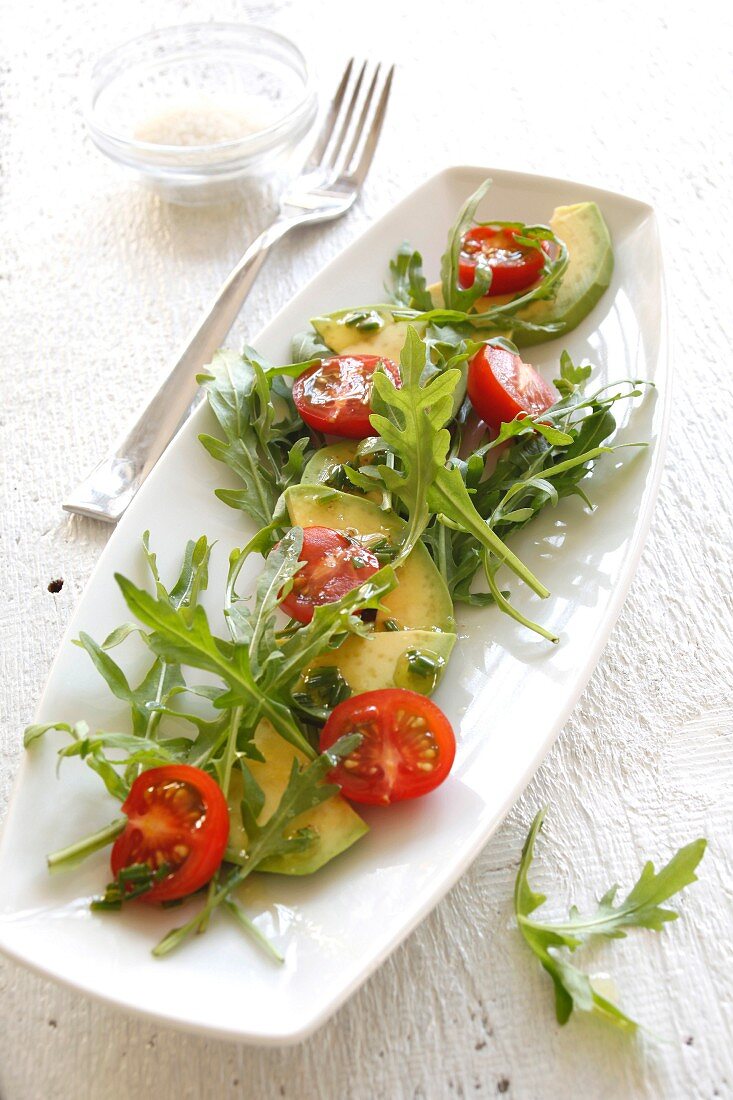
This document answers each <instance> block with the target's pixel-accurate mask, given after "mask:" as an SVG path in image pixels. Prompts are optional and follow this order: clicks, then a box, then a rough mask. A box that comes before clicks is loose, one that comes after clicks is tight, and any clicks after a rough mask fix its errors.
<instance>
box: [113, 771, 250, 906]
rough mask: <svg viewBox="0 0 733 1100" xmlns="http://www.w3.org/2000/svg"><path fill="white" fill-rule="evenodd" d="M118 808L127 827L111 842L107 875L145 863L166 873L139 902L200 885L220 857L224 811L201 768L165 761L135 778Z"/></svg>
mask: <svg viewBox="0 0 733 1100" xmlns="http://www.w3.org/2000/svg"><path fill="white" fill-rule="evenodd" d="M122 809H123V811H124V813H126V814H127V825H126V826H125V830H124V832H122V833H120V835H119V836H118V837H117V840H116V841H115V842H114V845H113V846H112V855H111V860H110V862H111V865H112V874H113V875H114V876H115V878H116V877H117V875H118V874H119V872H120V871H121V870H122V869H123V868H124V867H129V866H131V865H132V864H134V863H147V865H148V866H149V867H150V869H151V870H152V871H155V870H157V869H158V868H159V867H160V866H162V865H163V864H167V865H168V866H169V867H170V868H171V873H170V874H169V875H167V876H166V877H165V878H164V879H162V880H161V881H160V882H158V883H156V884H155V885H154V886H153V887H152V888H151V889H150V890H148V891H147V893H145V894H142V895H141V898H140V900H141V901H147V902H155V901H174V900H175V899H176V898H184V897H186V896H187V895H188V894H192V893H194V891H195V890H198V889H200V887H202V886H204V885H205V884H206V883H207V882H208V881H209V879H210V878H211V877H212V875H213V874H214V872H215V871H216V869H217V867H218V866H219V864H220V863H221V861H222V857H223V855H224V850H225V848H226V846H227V840H228V839H229V811H228V809H227V803H226V799H225V797H224V792H223V791H222V789H221V787H220V786H219V784H218V783H217V782H216V781H215V780H214V779H212V778H211V776H210V775H208V774H207V773H206V772H205V771H202V770H201V768H192V767H191V766H190V765H188V764H166V765H165V766H164V767H161V768H149V769H148V771H144V772H143V773H142V774H141V775H139V776H138V777H137V779H136V780H135V782H134V783H133V784H132V787H131V788H130V793H129V794H128V796H127V798H126V799H125V801H124V802H123V803H122Z"/></svg>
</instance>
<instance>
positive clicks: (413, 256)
mask: <svg viewBox="0 0 733 1100" xmlns="http://www.w3.org/2000/svg"><path fill="white" fill-rule="evenodd" d="M389 271H390V275H391V276H392V285H391V287H388V288H387V289H388V290H389V291H390V295H391V298H392V300H393V301H394V302H395V303H396V304H397V305H401V306H407V307H408V308H411V309H420V310H430V309H432V308H433V299H432V297H431V295H430V292H429V290H428V289H427V284H426V281H425V276H424V274H423V269H422V256H421V255H420V253H419V252H415V251H413V249H412V248H410V246H409V244H407V243H406V242H405V244H403V245H401V246H400V248H399V250H398V252H397V255H396V256H395V258H394V260H390V264H389Z"/></svg>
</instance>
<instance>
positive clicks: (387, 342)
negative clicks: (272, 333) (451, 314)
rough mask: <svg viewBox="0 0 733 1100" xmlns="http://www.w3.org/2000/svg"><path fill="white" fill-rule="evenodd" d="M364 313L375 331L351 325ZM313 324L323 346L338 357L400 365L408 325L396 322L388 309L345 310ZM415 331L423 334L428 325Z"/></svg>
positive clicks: (418, 325) (405, 322) (316, 318)
mask: <svg viewBox="0 0 733 1100" xmlns="http://www.w3.org/2000/svg"><path fill="white" fill-rule="evenodd" d="M363 313H368V317H367V320H366V323H367V324H369V323H371V324H373V325H374V328H373V329H366V330H365V329H360V328H357V327H356V325H355V324H353V323H351V322H350V320H349V319H350V318H352V317H355V316H360V315H361V314H363ZM357 323H359V322H357ZM361 323H362V324H363V323H364V322H361ZM311 324H312V326H313V328H314V329H315V330H316V332H317V333H318V335H319V336H320V337H321V339H322V340H323V342H324V344H326V346H327V347H329V348H330V349H331V351H333V352H334V353H335V354H336V355H343V354H344V352H349V353H350V354H351V355H383V356H384V357H385V358H386V359H392V360H393V362H395V363H399V361H400V352H401V351H402V348H403V347H404V344H405V339H406V337H407V324H408V322H407V321H395V319H394V317H393V315H392V311H391V309H390V307H389V306H374V307H373V308H372V309H371V310H368V311H366V310H362V311H357V310H353V309H351V310H349V309H342V310H338V311H337V312H336V313H329V314H327V315H326V316H323V317H313V318H312V319H311ZM415 327H416V328H417V329H418V330H422V329H424V328H425V324H424V323H420V322H418V324H417V325H416V326H415Z"/></svg>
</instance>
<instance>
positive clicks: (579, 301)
mask: <svg viewBox="0 0 733 1100" xmlns="http://www.w3.org/2000/svg"><path fill="white" fill-rule="evenodd" d="M550 227H551V229H552V231H553V233H555V235H556V236H557V237H559V238H560V240H562V241H564V242H565V244H566V245H567V246H568V253H569V257H570V259H569V263H568V267H567V271H566V272H565V275H564V276H563V280H562V282H561V283H560V287H559V289H558V292H557V296H556V297H555V298H554V299H553V300H550V299H548V300H547V301H542V302H533V303H532V304H531V305H529V306H525V308H524V309H522V310H520V311H519V312H518V313H517V317H520V318H521V319H522V320H523V321H531V322H532V323H533V324H536V325H546V324H550V323H552V324H559V325H560V326H561V327H560V328H559V329H558V330H557V331H556V332H555V333H553V334H552V335H551V336H548V335H547V334H546V333H542V332H519V331H517V332H515V333H514V334H513V335H512V340H513V341H514V343H515V344H516V345H517V346H518V347H528V346H529V345H531V344H539V343H542V342H544V341H545V340H548V339H551V340H554V339H557V338H558V337H561V336H564V335H565V334H566V333H568V332H570V331H572V329H574V328H575V327H576V326H577V325H579V324H580V322H581V321H582V320H583V318H584V317H587V316H588V314H589V313H590V311H591V310H592V309H593V307H594V306H595V305H596V303H597V302H598V301H599V299H600V298H601V296H602V295H603V293H604V291H605V290H606V289H607V287H608V285H609V283H610V282H611V276H612V274H613V248H612V247H611V236H610V234H609V232H608V227H607V225H606V223H605V221H604V220H603V215H602V214H601V212H600V210H599V209H598V206H597V205H596V204H595V203H594V202H578V203H575V204H574V205H573V206H558V207H557V209H556V210H555V212H554V214H553V215H552V218H551V220H550Z"/></svg>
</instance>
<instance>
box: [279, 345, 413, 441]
mask: <svg viewBox="0 0 733 1100" xmlns="http://www.w3.org/2000/svg"><path fill="white" fill-rule="evenodd" d="M380 364H381V367H382V369H383V370H384V371H385V372H386V373H387V374H388V375H389V376H390V378H391V379H392V381H393V382H394V384H395V386H400V385H401V379H400V371H399V367H398V366H397V364H396V363H393V362H392V360H391V359H383V358H380V356H378V355H337V356H335V357H334V358H333V359H323V360H322V361H321V362H320V363H317V364H316V366H315V367H311V369H310V370H307V371H305V373H304V374H301V375H300V377H299V378H296V379H295V382H294V383H293V401H294V402H295V407H296V409H297V410H298V412H299V413H300V415H301V416H302V417H303V420H304V421H305V422H306V424H307V425H308V426H309V427H310V428H315V429H316V431H319V432H325V433H326V434H327V435H343V436H346V437H347V438H348V439H366V437H367V436H370V435H377V432H375V430H374V428H373V427H372V426H371V424H370V423H369V416H370V413H371V411H372V410H371V400H372V378H373V375H374V372H375V370H376V369H377V367H378V366H380Z"/></svg>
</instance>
